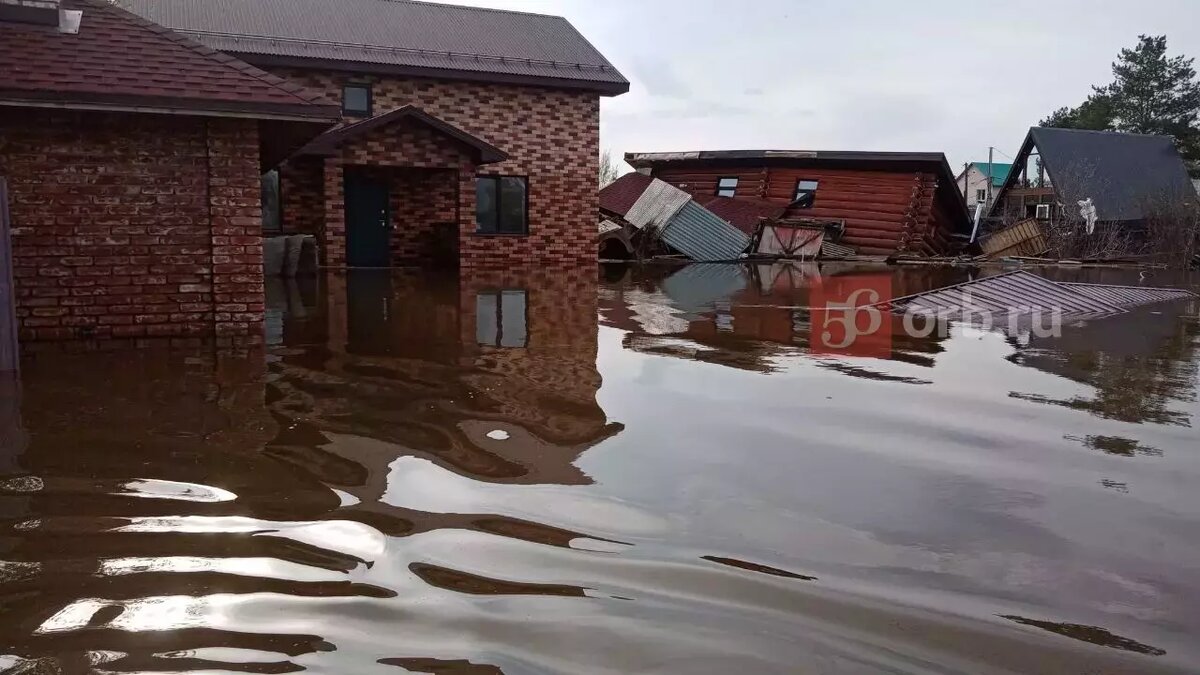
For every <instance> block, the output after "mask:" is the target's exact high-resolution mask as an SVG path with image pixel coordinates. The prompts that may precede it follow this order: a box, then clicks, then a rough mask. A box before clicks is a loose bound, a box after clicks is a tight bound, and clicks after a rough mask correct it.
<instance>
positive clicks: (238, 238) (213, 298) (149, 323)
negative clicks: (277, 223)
mask: <svg viewBox="0 0 1200 675" xmlns="http://www.w3.org/2000/svg"><path fill="white" fill-rule="evenodd" d="M257 157H258V136H257V128H256V126H255V123H254V122H251V121H242V120H207V121H206V120H204V119H200V118H193V117H181V116H166V115H164V116H157V115H129V114H117V113H98V112H88V113H83V112H69V111H61V112H52V113H45V112H42V113H38V114H37V115H32V114H30V113H29V112H28V111H3V112H0V175H4V176H7V178H8V181H9V187H10V192H11V195H10V200H11V202H12V204H11V209H10V210H11V214H12V225H13V233H12V234H13V236H12V247H13V276H14V281H15V292H16V306H17V316H18V321H19V324H20V333H21V337H22V339H26V340H29V339H67V338H76V337H87V336H95V337H140V336H182V335H196V336H199V335H213V334H221V335H251V336H255V335H257V336H261V330H262V312H263V305H262V250H261V234H260V232H261V222H260V215H261V214H260V206H259V197H260V193H259V182H258V166H257Z"/></svg>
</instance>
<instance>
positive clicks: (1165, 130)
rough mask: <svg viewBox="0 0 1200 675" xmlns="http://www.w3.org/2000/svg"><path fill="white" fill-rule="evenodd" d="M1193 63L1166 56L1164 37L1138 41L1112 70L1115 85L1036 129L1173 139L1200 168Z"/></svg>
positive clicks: (1095, 90)
mask: <svg viewBox="0 0 1200 675" xmlns="http://www.w3.org/2000/svg"><path fill="white" fill-rule="evenodd" d="M1193 61H1194V59H1191V58H1186V57H1183V56H1174V57H1168V56H1167V37H1166V36H1165V35H1157V36H1151V35H1139V36H1138V44H1137V46H1136V47H1134V48H1133V49H1122V50H1121V53H1120V54H1119V55H1118V56H1117V60H1116V61H1114V62H1113V64H1112V72H1113V81H1112V83H1110V84H1108V85H1105V86H1103V87H1092V94H1091V95H1090V96H1088V99H1087V100H1086V101H1084V102H1083V103H1082V104H1081V105H1079V106H1078V107H1076V108H1059V109H1058V110H1055V111H1054V112H1053V113H1051V114H1050V115H1049V116H1047V117H1046V118H1045V119H1043V120H1041V121H1040V122H1038V125H1039V126H1044V127H1062V128H1068V129H1099V130H1113V131H1124V132H1129V133H1139V134H1164V135H1169V136H1173V137H1174V138H1175V141H1176V146H1177V147H1178V148H1179V153H1180V154H1181V155H1183V158H1184V159H1185V160H1187V161H1188V163H1189V164H1190V165H1192V166H1194V167H1197V166H1200V81H1197V80H1196V70H1195V69H1194V68H1193V67H1192V63H1193Z"/></svg>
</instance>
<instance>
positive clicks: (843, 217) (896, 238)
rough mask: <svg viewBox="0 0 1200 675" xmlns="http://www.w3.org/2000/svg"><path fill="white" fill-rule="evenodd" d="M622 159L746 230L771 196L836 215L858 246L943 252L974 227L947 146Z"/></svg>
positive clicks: (795, 208) (800, 214) (802, 212)
mask: <svg viewBox="0 0 1200 675" xmlns="http://www.w3.org/2000/svg"><path fill="white" fill-rule="evenodd" d="M625 161H626V162H627V163H628V164H629V165H631V166H633V167H634V168H635V169H637V170H638V171H639V172H641V173H644V174H647V175H649V176H652V177H654V178H658V179H661V180H663V181H665V182H667V183H670V184H672V185H674V186H675V187H677V188H679V189H681V190H684V191H685V192H688V193H690V194H691V195H692V197H693V198H694V199H695V200H696V201H697V202H699V203H701V204H704V205H705V206H706V207H708V208H709V209H712V210H714V211H715V212H718V213H721V214H728V218H727V219H728V220H729V221H730V222H733V223H734V224H735V225H736V226H738V227H739V228H742V227H745V228H750V227H752V226H753V224H755V223H757V219H758V218H759V217H762V216H768V217H778V216H777V214H776V213H775V212H774V211H773V210H771V209H770V208H769V205H770V204H775V205H777V206H780V207H783V212H784V213H783V215H784V217H787V218H811V219H818V220H825V221H835V222H838V223H840V224H841V225H843V226H844V235H843V238H842V240H841V243H843V244H845V245H847V246H851V247H853V248H855V249H856V250H857V251H858V252H859V253H864V254H869V255H891V254H894V253H913V254H917V255H935V254H944V253H948V252H950V251H953V250H956V249H957V248H960V247H961V245H962V243H964V242H965V240H966V237H969V235H970V232H971V222H970V220H969V218H968V217H967V207H966V204H965V202H964V201H963V196H962V193H961V192H959V191H958V190H957V189H956V188H955V184H954V174H953V172H951V171H950V165H949V164H948V163H947V162H946V157H945V155H943V154H942V153H940V152H936V153H934V152H929V153H907V152H855V151H814V150H719V151H700V152H651V153H627V154H626V155H625ZM725 200H741V201H745V202H746V204H745V205H744V208H742V206H743V205H736V206H735V205H732V204H729V203H725ZM723 217H725V216H723ZM956 235H961V236H956Z"/></svg>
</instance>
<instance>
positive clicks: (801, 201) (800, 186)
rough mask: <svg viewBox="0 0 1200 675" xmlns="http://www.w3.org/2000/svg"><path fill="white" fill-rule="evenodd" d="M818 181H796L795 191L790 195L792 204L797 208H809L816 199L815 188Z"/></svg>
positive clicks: (802, 179) (818, 183) (804, 179)
mask: <svg viewBox="0 0 1200 675" xmlns="http://www.w3.org/2000/svg"><path fill="white" fill-rule="evenodd" d="M818 185H820V182H819V181H815V180H809V179H807V178H801V179H800V180H798V181H796V191H795V192H793V193H792V203H793V204H795V205H796V206H797V207H798V208H802V209H807V208H811V207H812V205H813V202H814V201H816V199H817V186H818Z"/></svg>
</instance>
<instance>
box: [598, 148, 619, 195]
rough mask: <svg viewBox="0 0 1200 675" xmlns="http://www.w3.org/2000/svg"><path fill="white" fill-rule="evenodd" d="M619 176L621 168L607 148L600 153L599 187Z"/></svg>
mask: <svg viewBox="0 0 1200 675" xmlns="http://www.w3.org/2000/svg"><path fill="white" fill-rule="evenodd" d="M620 176H621V170H620V169H619V168H617V163H616V162H615V161H614V160H613V158H612V153H611V152H609V151H608V150H605V151H604V152H601V153H600V187H601V188H603V187H605V186H607V185H608V184H609V183H611V182H613V181H615V180H616V179H617V178H619V177H620Z"/></svg>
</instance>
